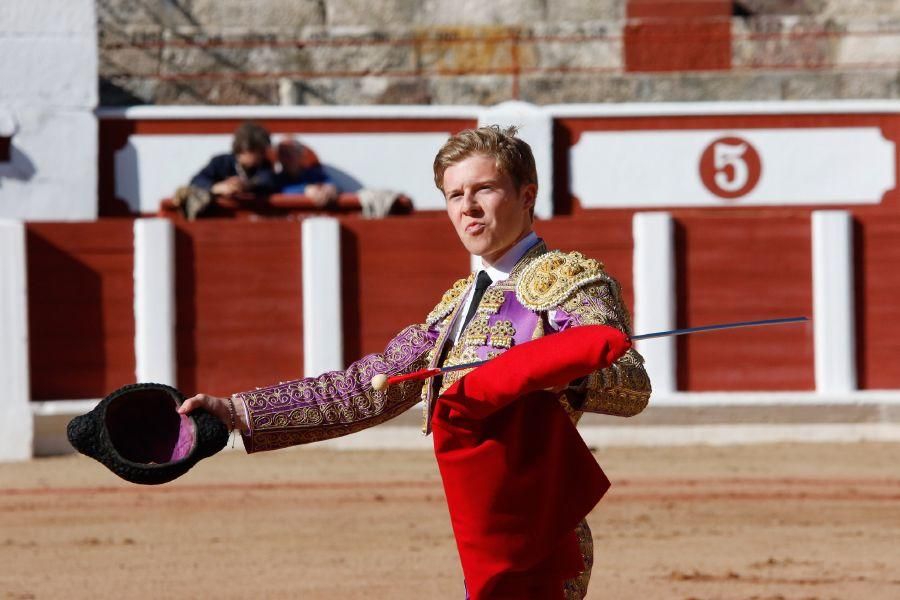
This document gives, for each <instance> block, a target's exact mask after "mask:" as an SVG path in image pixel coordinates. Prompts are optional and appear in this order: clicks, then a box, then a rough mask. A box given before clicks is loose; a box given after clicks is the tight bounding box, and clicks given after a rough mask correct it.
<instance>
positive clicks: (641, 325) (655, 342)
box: [632, 212, 677, 398]
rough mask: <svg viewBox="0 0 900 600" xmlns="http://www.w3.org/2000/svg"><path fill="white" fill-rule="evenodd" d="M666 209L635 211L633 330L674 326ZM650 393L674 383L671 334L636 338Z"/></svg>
mask: <svg viewBox="0 0 900 600" xmlns="http://www.w3.org/2000/svg"><path fill="white" fill-rule="evenodd" d="M674 227H675V226H674V223H673V221H672V216H671V215H670V214H669V213H667V212H647V213H635V215H634V218H633V220H632V235H633V237H634V258H633V263H634V264H633V269H634V333H635V334H641V333H651V332H654V331H667V330H669V329H675V326H676V325H675V305H676V297H675V233H674V231H675V229H674ZM636 347H637V350H638V352H640V353H641V354H642V355H643V356H644V359H645V361H646V363H645V365H646V369H647V373H648V375H650V384H651V386H652V387H653V396H654V397H661V398H665V397H667V396H669V395H670V394H672V392H674V391H675V388H676V387H677V376H676V367H677V356H676V347H675V338H673V337H666V338H657V339H650V340H639V341H638V342H637V344H636Z"/></svg>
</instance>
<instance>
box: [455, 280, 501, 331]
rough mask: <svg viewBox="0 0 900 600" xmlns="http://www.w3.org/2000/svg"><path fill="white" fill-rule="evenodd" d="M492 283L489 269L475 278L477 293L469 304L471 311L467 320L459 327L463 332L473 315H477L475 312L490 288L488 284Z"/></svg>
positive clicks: (467, 315)
mask: <svg viewBox="0 0 900 600" xmlns="http://www.w3.org/2000/svg"><path fill="white" fill-rule="evenodd" d="M492 283H493V281H491V276H490V275H488V274H487V271H479V272H478V279H476V280H475V293H474V294H473V295H472V304H470V305H469V312H467V313H466V320H465V321H463V324H462V327H461V328H460V329H459V330H460V331H461V332H462V331H465V329H466V325H468V324H469V321H471V320H472V317H474V316H475V312H476V311H477V310H478V304H479V303H481V297H482V296H484V291H485V290H486V289H488V286H489V285H491V284H492Z"/></svg>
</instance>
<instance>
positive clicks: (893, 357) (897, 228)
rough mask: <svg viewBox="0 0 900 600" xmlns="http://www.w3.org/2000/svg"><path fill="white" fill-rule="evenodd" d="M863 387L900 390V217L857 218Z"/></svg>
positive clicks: (860, 378)
mask: <svg viewBox="0 0 900 600" xmlns="http://www.w3.org/2000/svg"><path fill="white" fill-rule="evenodd" d="M854 235H855V244H854V245H855V248H854V262H855V267H856V268H855V278H856V282H855V283H856V315H857V321H856V338H857V340H856V341H857V344H856V345H857V351H858V362H857V365H858V385H859V387H860V388H862V389H869V390H877V389H898V388H900V369H898V368H897V365H898V364H900V302H898V299H900V216H898V215H890V216H887V215H872V214H869V215H857V219H856V227H855V232H854Z"/></svg>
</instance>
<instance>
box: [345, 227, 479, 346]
mask: <svg viewBox="0 0 900 600" xmlns="http://www.w3.org/2000/svg"><path fill="white" fill-rule="evenodd" d="M341 253H342V257H341V259H342V272H341V277H342V294H343V302H344V304H343V311H344V313H343V320H344V357H345V361H346V362H347V364H349V363H350V362H352V361H353V360H356V359H357V358H359V357H360V356H363V355H365V354H369V353H371V352H381V351H382V350H384V347H385V345H386V344H387V342H388V340H390V339H391V338H392V337H393V336H394V335H396V334H397V333H398V332H399V331H400V330H401V329H403V328H404V327H406V326H407V325H410V324H412V323H423V322H424V321H425V317H426V316H427V315H428V313H429V312H430V311H431V309H432V308H434V306H435V305H436V304H437V303H438V301H440V299H441V296H442V295H443V293H444V292H445V291H446V290H447V289H449V288H450V286H451V285H452V284H453V282H454V281H456V280H457V279H459V278H462V277H467V276H468V275H469V255H468V253H467V252H466V251H465V250H464V249H463V247H462V245H461V244H460V242H459V238H458V237H457V236H456V233H455V232H454V230H453V228H452V226H451V225H450V221H449V220H448V219H447V216H446V215H445V214H442V213H438V214H430V215H429V214H421V215H416V216H412V217H403V218H395V219H381V220H379V219H374V220H369V219H361V218H356V217H345V218H342V219H341Z"/></svg>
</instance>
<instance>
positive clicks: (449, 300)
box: [425, 275, 475, 325]
mask: <svg viewBox="0 0 900 600" xmlns="http://www.w3.org/2000/svg"><path fill="white" fill-rule="evenodd" d="M474 278H475V276H474V275H469V276H468V277H466V278H465V279H459V280H457V281H456V283H454V284H453V286H452V287H451V288H450V289H449V290H447V291H446V292H444V295H443V296H442V297H441V301H440V302H438V303H437V306H435V307H434V308H433V309H431V312H430V313H428V316H427V317H426V318H425V323H426V324H428V325H434V324H435V323H437V322H438V321H440V320H441V319H443V318H444V317H446V316H447V315H449V314H450V313H451V312H453V308H454V307H455V306H456V304H457V303H458V302H459V300H460V296H462V293H463V292H464V291H466V288H467V287H468V286H469V284H470V283H472V280H473V279H474Z"/></svg>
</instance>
